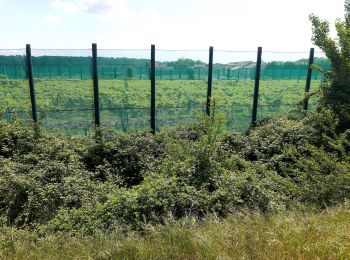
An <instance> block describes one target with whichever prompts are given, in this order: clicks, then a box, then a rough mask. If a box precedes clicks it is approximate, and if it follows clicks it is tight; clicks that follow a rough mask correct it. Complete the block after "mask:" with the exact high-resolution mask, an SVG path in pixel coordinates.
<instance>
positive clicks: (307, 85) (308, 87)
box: [303, 48, 315, 111]
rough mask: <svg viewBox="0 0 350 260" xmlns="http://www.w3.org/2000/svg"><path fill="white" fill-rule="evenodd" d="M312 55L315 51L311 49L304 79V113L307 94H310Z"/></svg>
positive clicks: (307, 98)
mask: <svg viewBox="0 0 350 260" xmlns="http://www.w3.org/2000/svg"><path fill="white" fill-rule="evenodd" d="M314 54H315V49H314V48H311V49H310V56H309V66H308V70H307V78H306V86H305V98H304V104H303V109H304V110H305V111H306V110H307V109H308V106H309V97H308V95H309V92H310V86H311V76H312V68H311V65H312V64H313V63H314Z"/></svg>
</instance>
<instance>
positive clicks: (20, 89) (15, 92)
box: [0, 49, 32, 123]
mask: <svg viewBox="0 0 350 260" xmlns="http://www.w3.org/2000/svg"><path fill="white" fill-rule="evenodd" d="M0 57H1V59H0V61H1V63H0V118H1V119H2V120H7V121H13V120H16V119H17V120H21V121H24V122H27V123H29V122H32V119H31V105H30V97H29V83H28V80H26V70H25V68H26V56H25V49H16V50H0Z"/></svg>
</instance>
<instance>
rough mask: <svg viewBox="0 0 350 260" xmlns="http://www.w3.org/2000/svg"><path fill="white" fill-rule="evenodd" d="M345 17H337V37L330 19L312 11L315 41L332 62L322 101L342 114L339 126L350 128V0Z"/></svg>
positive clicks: (324, 82) (322, 103)
mask: <svg viewBox="0 0 350 260" xmlns="http://www.w3.org/2000/svg"><path fill="white" fill-rule="evenodd" d="M344 6H345V20H341V19H337V20H336V22H335V28H336V32H337V39H332V38H331V37H330V35H329V31H330V30H329V22H328V21H326V20H322V19H320V18H319V17H318V16H316V15H314V14H311V15H310V17H309V19H310V21H311V23H312V41H313V42H314V44H315V45H316V46H318V47H319V48H320V49H321V50H322V51H323V52H324V53H325V55H326V56H327V58H328V59H329V60H330V62H331V68H330V71H328V72H325V79H324V80H323V82H322V85H321V98H320V104H321V106H323V107H327V108H330V109H331V110H332V111H333V112H334V113H335V115H336V116H337V117H338V118H339V130H340V131H344V130H346V129H349V128H350V0H345V4H344Z"/></svg>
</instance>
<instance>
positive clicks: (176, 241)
mask: <svg viewBox="0 0 350 260" xmlns="http://www.w3.org/2000/svg"><path fill="white" fill-rule="evenodd" d="M348 258H350V206H349V205H348V204H344V205H342V206H337V207H334V208H329V209H326V210H323V211H321V212H320V211H311V210H308V211H306V212H303V211H300V210H299V211H289V212H284V213H270V214H268V215H264V214H261V213H255V212H243V213H239V214H236V215H231V216H229V217H227V218H225V219H219V218H216V217H208V218H207V219H206V220H204V221H198V220H196V219H194V218H185V219H182V220H180V221H179V220H178V221H175V220H171V219H170V220H168V221H167V223H166V224H163V225H157V226H146V227H145V231H144V232H143V233H140V232H136V231H126V230H125V229H124V230H113V231H111V232H109V233H102V232H96V233H95V234H94V235H92V236H82V235H70V234H67V233H64V234H63V233H62V234H54V235H47V236H45V237H39V236H37V235H35V234H34V233H31V232H29V231H25V230H18V229H12V228H5V229H2V230H1V231H0V259H348Z"/></svg>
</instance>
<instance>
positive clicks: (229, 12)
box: [0, 0, 344, 52]
mask: <svg viewBox="0 0 350 260" xmlns="http://www.w3.org/2000/svg"><path fill="white" fill-rule="evenodd" d="M343 5H344V2H343V0H288V1H285V0H240V1H237V0H216V1H213V0H171V1H170V0H30V1H29V0H0V32H1V40H0V49H13V48H14V49H16V48H23V47H25V44H26V43H30V44H31V46H32V47H33V48H38V49H40V48H44V49H56V48H58V49H67V48H69V49H70V48H73V49H80V48H82V49H88V48H90V47H91V43H93V42H94V43H97V44H98V48H103V49H148V48H149V47H150V45H151V44H155V45H156V48H157V49H175V50H183V49H190V50H193V49H195V50H207V49H208V47H209V46H214V49H215V50H234V51H254V50H256V49H257V47H258V46H262V47H263V50H269V51H276V52H279V51H292V52H299V51H301V52H304V51H306V52H307V51H308V50H309V48H310V47H313V44H312V42H311V24H310V22H309V21H308V16H309V14H310V13H314V14H316V15H318V16H320V17H321V18H324V19H327V20H329V21H330V23H331V26H332V27H334V26H333V25H334V22H335V19H336V18H337V17H340V18H342V17H343V14H344V11H343V10H344V8H343Z"/></svg>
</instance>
